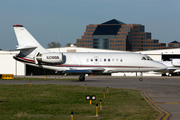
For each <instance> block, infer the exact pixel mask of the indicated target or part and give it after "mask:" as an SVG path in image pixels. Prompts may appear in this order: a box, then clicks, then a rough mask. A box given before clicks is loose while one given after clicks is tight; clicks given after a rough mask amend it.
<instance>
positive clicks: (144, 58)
mask: <svg viewBox="0 0 180 120" xmlns="http://www.w3.org/2000/svg"><path fill="white" fill-rule="evenodd" d="M142 60H153V59H152V58H150V57H149V56H147V57H142Z"/></svg>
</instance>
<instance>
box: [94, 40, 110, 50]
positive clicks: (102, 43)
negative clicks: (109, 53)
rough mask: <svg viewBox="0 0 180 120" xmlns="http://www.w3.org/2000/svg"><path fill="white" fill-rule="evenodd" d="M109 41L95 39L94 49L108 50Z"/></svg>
mask: <svg viewBox="0 0 180 120" xmlns="http://www.w3.org/2000/svg"><path fill="white" fill-rule="evenodd" d="M108 46H109V44H108V39H93V48H98V49H108Z"/></svg>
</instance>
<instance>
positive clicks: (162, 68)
mask: <svg viewBox="0 0 180 120" xmlns="http://www.w3.org/2000/svg"><path fill="white" fill-rule="evenodd" d="M158 63H159V65H158V67H159V68H160V69H161V70H165V69H167V66H166V65H164V64H162V63H160V62H158Z"/></svg>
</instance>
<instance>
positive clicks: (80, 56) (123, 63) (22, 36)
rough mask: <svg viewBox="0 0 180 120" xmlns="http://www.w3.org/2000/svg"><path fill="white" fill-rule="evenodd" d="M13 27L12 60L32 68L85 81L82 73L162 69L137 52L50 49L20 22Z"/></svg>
mask: <svg viewBox="0 0 180 120" xmlns="http://www.w3.org/2000/svg"><path fill="white" fill-rule="evenodd" d="M13 27H14V31H15V35H16V37H17V41H18V46H17V48H16V49H17V50H20V53H19V54H18V55H16V56H14V59H16V60H18V61H21V62H24V63H26V64H28V65H32V66H35V67H40V68H46V69H51V70H55V71H61V72H63V73H64V74H69V73H71V74H78V75H79V80H80V81H84V80H85V74H95V73H99V74H103V73H117V72H147V71H160V70H164V69H166V66H165V65H163V64H161V63H159V62H156V61H153V60H152V59H151V58H150V57H149V56H147V55H143V54H138V53H131V52H129V53H126V52H119V53H113V52H110V53H105V52H101V53H100V52H99V53H98V52H97V53H96V52H91V53H90V52H78V53H68V52H63V53H62V52H50V51H48V50H47V49H45V48H43V47H42V46H41V45H40V44H39V43H38V41H37V40H36V39H35V38H34V37H33V36H32V35H31V34H30V33H29V32H28V31H27V30H26V29H25V28H24V27H23V25H13ZM141 77H142V76H141ZM139 80H143V79H142V78H140V79H139Z"/></svg>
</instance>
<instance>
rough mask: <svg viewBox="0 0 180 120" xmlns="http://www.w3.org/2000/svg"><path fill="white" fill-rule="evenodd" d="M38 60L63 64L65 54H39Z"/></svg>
mask: <svg viewBox="0 0 180 120" xmlns="http://www.w3.org/2000/svg"><path fill="white" fill-rule="evenodd" d="M36 59H37V61H38V62H46V63H62V62H63V54H62V53H44V54H38V55H37V57H36Z"/></svg>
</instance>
